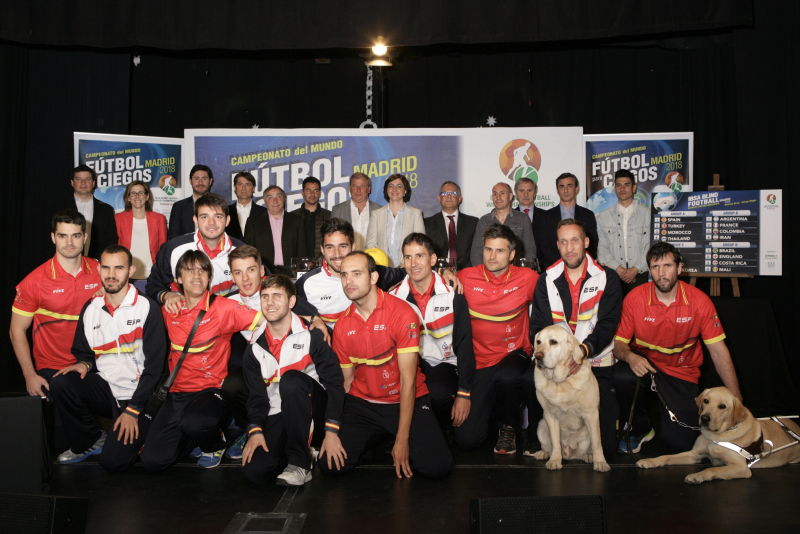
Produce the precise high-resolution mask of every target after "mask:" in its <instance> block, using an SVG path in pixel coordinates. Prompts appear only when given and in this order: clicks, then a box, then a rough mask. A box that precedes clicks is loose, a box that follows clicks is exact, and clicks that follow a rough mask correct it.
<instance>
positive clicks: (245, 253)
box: [228, 245, 262, 269]
mask: <svg viewBox="0 0 800 534" xmlns="http://www.w3.org/2000/svg"><path fill="white" fill-rule="evenodd" d="M247 258H253V259H254V260H256V263H257V264H258V265H259V266H261V265H262V263H261V253H260V252H259V251H258V249H257V248H256V247H254V246H252V245H241V246H238V247H236V248H235V249H233V250H232V251H230V252H229V253H228V267H230V268H231V269H233V260H246V259H247Z"/></svg>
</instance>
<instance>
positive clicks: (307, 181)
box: [301, 176, 322, 189]
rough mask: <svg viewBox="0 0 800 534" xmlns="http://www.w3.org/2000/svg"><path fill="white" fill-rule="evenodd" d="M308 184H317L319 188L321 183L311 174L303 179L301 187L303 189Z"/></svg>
mask: <svg viewBox="0 0 800 534" xmlns="http://www.w3.org/2000/svg"><path fill="white" fill-rule="evenodd" d="M308 184H317V186H319V188H320V189H322V183H321V182H320V181H319V180H317V179H316V178H314V177H313V176H309V177H308V178H306V179H305V180H303V187H302V188H301V189H305V188H306V186H307V185H308Z"/></svg>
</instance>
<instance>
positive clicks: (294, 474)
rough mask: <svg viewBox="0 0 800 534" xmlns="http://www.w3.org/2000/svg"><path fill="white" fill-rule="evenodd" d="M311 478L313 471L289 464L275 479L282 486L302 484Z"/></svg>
mask: <svg viewBox="0 0 800 534" xmlns="http://www.w3.org/2000/svg"><path fill="white" fill-rule="evenodd" d="M309 480H311V471H310V470H306V469H303V468H302V467H297V466H296V465H291V464H289V465H288V466H286V469H285V470H284V471H283V473H281V474H280V475H278V478H276V479H275V482H276V483H277V484H280V485H281V486H302V485H303V484H305V483H306V482H308V481H309Z"/></svg>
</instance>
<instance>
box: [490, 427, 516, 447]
mask: <svg viewBox="0 0 800 534" xmlns="http://www.w3.org/2000/svg"><path fill="white" fill-rule="evenodd" d="M494 452H496V453H497V454H514V453H515V452H517V432H516V430H514V427H513V426H508V425H500V438H499V439H498V440H497V445H495V446H494Z"/></svg>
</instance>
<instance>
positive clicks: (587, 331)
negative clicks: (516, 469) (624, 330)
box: [522, 219, 622, 457]
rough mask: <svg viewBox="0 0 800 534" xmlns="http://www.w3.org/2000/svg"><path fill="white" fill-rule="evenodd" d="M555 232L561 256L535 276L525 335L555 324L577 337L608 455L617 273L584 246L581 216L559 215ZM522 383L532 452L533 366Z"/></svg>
mask: <svg viewBox="0 0 800 534" xmlns="http://www.w3.org/2000/svg"><path fill="white" fill-rule="evenodd" d="M556 237H557V238H558V239H557V240H556V245H557V246H558V253H559V255H560V256H561V259H560V260H558V261H557V262H555V263H554V264H553V265H551V266H550V267H549V268H548V269H547V271H546V272H545V274H544V275H543V276H541V277H540V278H539V283H538V284H537V286H536V298H535V299H534V303H533V313H532V314H531V339H533V338H534V337H535V336H536V334H538V333H539V331H540V330H542V329H543V328H545V327H547V326H552V325H554V324H557V325H559V326H561V327H563V328H564V329H566V330H568V331H569V332H570V333H571V334H573V335H574V336H575V337H576V338H577V339H578V341H580V343H581V350H582V351H583V356H584V357H585V358H589V360H590V361H591V362H592V373H594V377H595V378H596V379H597V385H598V387H599V389H600V441H601V442H602V444H603V453H604V455H605V456H606V457H609V456H611V454H613V453H614V450H615V448H616V446H617V417H618V412H619V407H618V405H617V398H616V396H615V395H614V371H613V365H614V355H613V354H612V353H611V351H612V350H613V348H614V332H615V331H616V330H617V325H618V324H619V315H620V313H621V310H622V289H621V288H620V284H619V275H618V274H617V273H616V271H614V270H613V269H610V268H608V267H604V266H603V265H600V263H598V262H597V260H595V259H594V258H592V257H591V256H590V255H589V254H588V253H587V252H586V250H587V249H588V248H589V245H590V243H589V239H590V238H589V237H588V235H587V233H586V228H585V227H584V226H583V223H582V222H580V221H578V220H577V219H564V220H563V221H560V222H559V223H558V225H557V227H556ZM570 367H571V370H572V372H577V371H578V369H580V367H579V366H578V365H577V364H571V365H570ZM522 386H523V389H524V390H525V404H527V406H528V443H527V444H526V445H525V450H524V452H523V454H524V455H525V456H533V455H534V454H536V452H538V451H539V450H540V449H541V446H540V444H539V440H538V438H537V437H536V428H537V426H538V425H539V421H541V419H542V417H543V415H544V414H543V412H542V407H541V405H540V404H539V400H538V399H537V398H536V384H535V383H534V380H533V367H531V368H530V369H529V370H528V371H527V372H526V373H525V379H524V380H523V382H522Z"/></svg>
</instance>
